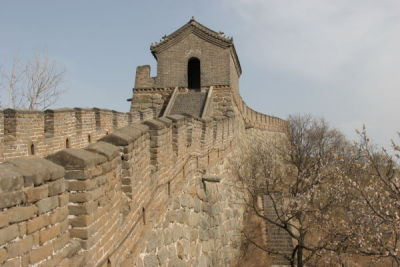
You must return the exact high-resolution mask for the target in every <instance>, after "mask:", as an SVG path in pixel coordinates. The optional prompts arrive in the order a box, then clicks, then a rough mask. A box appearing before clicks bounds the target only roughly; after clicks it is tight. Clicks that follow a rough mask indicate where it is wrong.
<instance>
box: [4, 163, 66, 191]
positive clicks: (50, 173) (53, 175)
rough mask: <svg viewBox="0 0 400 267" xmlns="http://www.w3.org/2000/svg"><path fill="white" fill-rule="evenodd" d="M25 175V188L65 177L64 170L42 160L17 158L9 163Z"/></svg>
mask: <svg viewBox="0 0 400 267" xmlns="http://www.w3.org/2000/svg"><path fill="white" fill-rule="evenodd" d="M9 162H10V164H12V165H14V166H15V167H17V168H18V171H19V172H20V173H21V174H22V175H23V177H24V181H25V186H29V185H32V184H35V185H40V184H42V183H43V182H44V181H49V180H56V179H59V178H61V177H64V172H65V171H64V168H63V167H61V166H58V165H56V164H54V163H52V162H51V161H48V160H45V159H42V158H16V159H13V160H10V161H9Z"/></svg>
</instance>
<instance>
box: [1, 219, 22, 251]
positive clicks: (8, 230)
mask: <svg viewBox="0 0 400 267" xmlns="http://www.w3.org/2000/svg"><path fill="white" fill-rule="evenodd" d="M18 235H19V229H18V226H17V225H16V224H13V225H10V226H8V227H4V228H2V229H0V246H1V245H4V244H5V243H7V242H8V241H11V240H13V239H14V238H16V237H17V236H18Z"/></svg>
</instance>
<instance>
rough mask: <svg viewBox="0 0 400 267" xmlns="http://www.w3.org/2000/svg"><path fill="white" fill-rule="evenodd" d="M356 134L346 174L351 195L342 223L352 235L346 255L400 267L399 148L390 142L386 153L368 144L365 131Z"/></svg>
mask: <svg viewBox="0 0 400 267" xmlns="http://www.w3.org/2000/svg"><path fill="white" fill-rule="evenodd" d="M358 133H359V136H360V141H359V142H357V143H356V147H355V150H354V151H355V153H354V155H353V160H352V164H351V165H348V167H349V168H348V174H347V176H348V177H349V178H350V183H349V186H348V188H347V191H348V194H351V195H352V197H351V201H349V202H348V209H347V213H346V220H345V221H344V223H346V224H347V225H346V228H348V229H349V231H350V232H351V233H352V234H351V238H349V240H348V247H349V250H348V252H349V253H355V254H360V255H366V256H373V257H375V258H378V259H388V260H392V266H400V169H399V159H400V147H399V146H398V145H397V144H396V143H394V142H393V143H392V148H393V151H392V153H389V152H388V151H387V150H386V149H379V148H378V147H377V146H376V145H373V144H372V143H371V141H370V139H369V138H368V136H367V133H366V130H365V127H364V128H363V130H362V131H359V132H358ZM387 262H388V264H389V261H387ZM388 266H389V265H388Z"/></svg>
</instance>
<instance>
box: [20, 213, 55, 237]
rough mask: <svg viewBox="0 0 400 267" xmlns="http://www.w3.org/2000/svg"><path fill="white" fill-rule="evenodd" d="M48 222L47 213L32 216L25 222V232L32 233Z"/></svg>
mask: <svg viewBox="0 0 400 267" xmlns="http://www.w3.org/2000/svg"><path fill="white" fill-rule="evenodd" d="M49 223H50V218H49V216H48V215H42V216H39V217H36V218H33V219H32V220H30V221H28V222H27V223H26V230H27V233H28V234H30V233H33V232H36V231H37V230H39V229H41V228H43V227H45V226H46V225H48V224H49Z"/></svg>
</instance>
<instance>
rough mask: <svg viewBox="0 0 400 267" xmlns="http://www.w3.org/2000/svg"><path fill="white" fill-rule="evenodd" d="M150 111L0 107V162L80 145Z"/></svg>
mask: <svg viewBox="0 0 400 267" xmlns="http://www.w3.org/2000/svg"><path fill="white" fill-rule="evenodd" d="M153 115H154V114H153V111H152V110H150V109H142V110H140V111H134V112H130V113H122V112H117V111H112V110H105V109H97V108H94V109H80V108H75V109H54V110H46V111H44V112H41V111H24V110H12V109H7V110H3V111H0V162H2V161H5V160H7V159H11V158H17V157H22V156H32V155H35V156H40V157H43V156H46V155H49V154H51V153H54V152H56V151H59V150H61V149H65V148H67V147H69V148H82V147H85V146H87V145H88V144H90V143H94V142H96V141H97V140H98V139H100V138H101V137H103V136H105V135H107V134H109V133H111V132H113V131H114V130H115V129H118V128H121V127H124V126H126V125H129V124H131V123H134V122H139V121H141V120H146V119H150V118H152V117H153Z"/></svg>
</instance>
